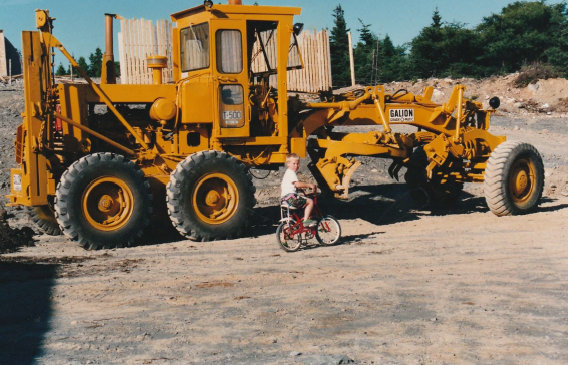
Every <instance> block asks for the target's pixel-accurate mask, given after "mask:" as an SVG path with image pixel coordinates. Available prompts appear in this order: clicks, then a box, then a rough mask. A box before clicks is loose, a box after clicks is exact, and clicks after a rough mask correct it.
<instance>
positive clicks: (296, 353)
mask: <svg viewBox="0 0 568 365" xmlns="http://www.w3.org/2000/svg"><path fill="white" fill-rule="evenodd" d="M301 354H302V353H301V352H298V351H292V352H290V357H296V356H300V355H301Z"/></svg>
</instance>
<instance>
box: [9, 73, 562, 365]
mask: <svg viewBox="0 0 568 365" xmlns="http://www.w3.org/2000/svg"><path fill="white" fill-rule="evenodd" d="M442 82H443V80H441V81H440V84H441V83H442ZM541 90H542V89H541ZM439 92H445V91H444V90H443V89H442V88H440V89H439ZM14 95H16V97H14ZM17 95H20V96H21V91H20V90H18V89H17V88H14V91H10V92H2V89H1V86H0V122H1V123H3V124H2V129H1V135H0V142H1V141H2V138H6V140H11V139H13V137H10V133H12V129H11V128H12V127H13V125H12V124H14V123H16V122H17V121H18V117H14V116H13V114H16V113H17V110H16V111H14V112H13V109H12V107H11V106H10V105H16V107H15V108H16V109H17V106H18V105H19V104H18V103H19V102H20V101H19V100H20V99H18V97H17ZM480 97H481V96H480ZM481 98H483V97H481ZM2 100H13V101H11V103H13V104H10V105H8V106H7V104H6V103H4V104H2ZM7 109H9V112H8V113H6V112H5V111H6V110H7ZM521 109H523V108H521ZM2 113H4V114H5V115H8V117H6V116H5V115H3V114H2ZM10 113H12V114H10ZM547 113H548V111H543V112H540V113H528V112H527V113H526V114H523V112H522V111H521V112H517V113H515V114H511V113H502V115H500V116H497V117H495V118H494V120H493V127H492V131H493V132H494V133H495V134H500V135H507V136H508V137H509V139H517V140H524V141H527V142H530V143H533V144H534V145H535V146H536V147H537V148H538V149H539V151H540V152H541V153H542V155H543V158H544V160H545V165H546V178H547V181H546V189H545V198H544V203H543V205H542V207H541V208H540V209H539V211H538V212H537V213H535V214H531V215H528V216H522V217H506V218H496V217H495V216H494V215H493V214H492V213H490V212H489V211H488V209H487V207H486V205H485V201H484V198H483V197H482V189H481V186H480V185H467V186H466V192H465V193H464V196H463V199H462V201H461V202H460V203H459V204H457V205H456V206H455V207H452V208H451V209H447V210H444V211H435V212H429V211H424V210H421V209H417V207H415V206H413V204H412V203H411V201H410V199H409V197H408V194H407V191H406V189H405V186H404V185H402V184H399V183H397V182H396V181H392V180H391V179H390V178H389V177H388V175H387V173H386V167H388V163H386V162H384V161H381V160H371V159H368V160H367V159H364V163H365V164H364V166H363V167H362V168H361V169H360V170H359V171H358V172H357V174H356V175H355V176H354V179H353V185H354V186H353V187H352V188H351V189H352V190H351V192H352V193H351V197H350V200H349V201H347V202H341V201H325V202H324V203H323V209H324V212H326V213H328V214H332V215H334V216H336V217H337V218H338V219H339V221H340V223H341V225H342V228H343V240H342V241H341V244H340V245H337V246H334V247H320V246H318V245H315V244H314V245H310V246H308V247H305V249H302V250H300V251H299V252H297V253H294V254H286V253H285V252H284V251H281V250H280V249H279V248H278V246H277V245H276V242H275V237H274V232H275V226H274V223H275V222H276V221H277V220H278V217H279V212H278V208H277V207H275V205H274V202H275V198H274V197H275V194H277V190H278V185H279V179H280V176H279V174H278V173H275V174H272V175H270V177H269V178H268V179H266V180H261V181H256V182H255V184H257V186H258V187H259V191H258V193H257V198H258V199H259V201H260V203H261V204H259V206H258V207H257V208H256V209H255V213H254V214H255V217H257V218H258V219H255V221H256V222H257V223H256V225H255V226H254V227H252V228H251V229H250V231H249V232H248V233H247V236H246V237H245V238H241V239H238V240H233V241H223V242H213V243H193V242H190V241H185V240H182V239H181V238H180V237H179V236H177V235H176V234H175V233H168V232H171V227H169V226H168V225H167V224H164V225H163V227H159V228H160V231H159V232H160V234H159V236H158V234H156V235H155V237H154V238H153V241H152V242H151V243H150V244H148V245H146V246H142V247H136V248H132V249H120V250H111V251H101V252H86V251H83V250H82V249H81V248H79V247H78V246H76V245H75V244H73V243H70V242H68V241H66V240H65V239H63V238H59V237H47V236H39V235H37V236H35V239H36V240H37V242H36V246H35V247H26V248H23V249H21V250H20V251H19V252H16V253H11V254H6V255H1V256H0V323H2V325H1V326H0V364H4V363H6V364H35V363H38V364H88V363H90V364H188V363H191V364H296V363H297V364H302V363H304V364H340V363H349V362H350V361H353V362H355V363H358V364H372V363H374V364H412V363H418V364H566V362H567V361H566V359H568V294H567V293H568V246H567V245H566V242H567V241H568V237H567V236H568V231H567V228H568V224H567V222H568V209H567V208H568V197H567V196H568V157H567V156H568V128H567V123H568V120H567V119H566V117H565V116H564V115H562V114H558V113H556V112H553V113H551V115H547ZM10 143H11V142H10ZM0 150H2V151H3V152H2V153H3V154H4V155H3V156H2V157H1V158H0V160H2V161H3V164H2V165H0V170H1V171H2V173H1V174H0V177H1V178H0V180H1V179H3V178H4V176H6V175H7V174H9V173H8V170H7V169H6V167H7V165H10V164H12V162H11V161H13V159H11V160H10V158H9V157H6V158H5V157H4V156H5V155H7V154H9V153H10V150H9V148H8V147H5V146H4V145H0ZM302 172H303V174H304V176H306V178H307V177H308V176H307V172H306V171H305V170H302ZM2 181H4V180H1V181H0V186H1V185H2ZM7 181H8V184H9V179H8V180H7ZM8 188H9V186H8ZM0 192H2V193H5V192H6V190H5V187H3V188H2V189H1V190H0ZM8 213H9V217H10V218H9V219H8V222H9V223H10V225H11V226H13V227H22V226H26V225H29V224H30V222H29V220H28V218H27V216H26V214H25V210H13V209H10V210H9V211H8Z"/></svg>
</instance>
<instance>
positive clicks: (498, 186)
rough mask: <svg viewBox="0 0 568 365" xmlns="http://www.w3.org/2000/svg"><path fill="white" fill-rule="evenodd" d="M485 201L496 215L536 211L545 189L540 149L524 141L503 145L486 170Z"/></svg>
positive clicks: (494, 152)
mask: <svg viewBox="0 0 568 365" xmlns="http://www.w3.org/2000/svg"><path fill="white" fill-rule="evenodd" d="M484 188H485V200H486V201H487V205H488V206H489V209H490V210H491V211H492V212H493V213H494V214H495V215H497V216H499V217H502V216H507V215H519V214H526V213H530V212H533V211H534V210H535V209H536V208H537V207H538V204H539V203H540V199H541V198H542V191H543V189H544V164H543V162H542V157H541V156H540V154H539V153H538V151H537V149H536V148H535V147H534V146H532V145H530V144H528V143H523V142H515V141H509V142H505V143H502V144H500V145H499V146H497V148H495V150H494V151H493V152H492V153H491V156H490V157H489V160H488V161H487V168H486V169H485V182H484Z"/></svg>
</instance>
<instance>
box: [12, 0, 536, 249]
mask: <svg viewBox="0 0 568 365" xmlns="http://www.w3.org/2000/svg"><path fill="white" fill-rule="evenodd" d="M234 2H235V1H231V3H234ZM300 11H301V9H299V8H289V7H271V6H244V5H235V4H232V5H217V4H213V3H212V2H210V1H206V2H205V4H204V5H202V6H198V7H194V8H192V9H188V10H185V11H182V12H178V13H175V14H173V15H172V16H171V18H172V21H174V22H175V23H176V27H175V28H174V30H173V45H174V49H173V71H174V72H173V73H174V82H173V83H171V84H165V83H163V80H162V78H161V70H162V69H163V68H164V67H166V61H165V57H163V55H154V56H151V57H149V58H148V67H150V68H152V70H153V75H154V79H153V84H152V85H121V84H117V83H116V76H115V75H114V67H113V65H114V56H113V45H112V33H113V31H112V25H113V18H115V17H117V16H116V15H113V14H107V15H106V52H105V55H104V60H103V65H102V67H103V75H102V78H101V81H100V83H99V84H96V83H95V82H93V81H92V80H91V79H90V78H89V77H88V76H87V75H86V74H85V72H84V71H83V70H81V69H80V67H79V66H78V64H77V63H76V62H75V60H74V59H73V58H72V57H71V56H70V54H69V53H68V52H67V50H66V49H65V48H64V47H63V45H62V44H61V43H60V42H59V41H58V39H57V38H56V37H55V36H54V34H53V32H52V24H53V21H54V19H53V18H51V17H50V15H49V12H48V11H47V10H38V11H37V13H36V20H37V28H38V30H37V31H33V32H23V36H22V45H23V60H24V79H25V102H26V104H25V105H26V109H25V111H24V113H23V118H24V120H23V123H22V125H21V126H20V127H19V128H18V133H17V139H16V151H17V157H16V159H17V162H18V164H19V167H18V168H16V169H13V170H12V192H11V195H9V196H8V198H9V199H10V203H11V204H12V205H26V206H31V207H34V213H33V217H34V220H36V221H37V222H38V224H39V225H40V227H41V228H43V229H44V230H45V231H46V232H48V233H50V234H58V233H59V232H60V231H62V232H63V233H64V234H65V235H67V236H68V237H69V238H70V239H71V240H73V241H77V242H78V243H79V244H81V245H82V246H83V247H85V248H87V249H99V248H112V247H124V246H130V245H133V244H135V243H137V242H138V241H139V240H140V239H141V238H143V237H144V236H145V235H147V234H148V232H147V231H148V226H149V224H150V222H151V221H152V220H153V219H154V217H155V216H156V215H166V214H168V215H169V218H170V219H171V222H172V223H173V225H174V226H175V227H176V229H177V230H178V231H179V232H180V233H181V234H182V235H184V236H185V237H187V238H189V239H192V240H200V241H208V240H218V239H226V238H231V237H235V236H238V235H239V234H241V232H242V231H243V229H244V228H245V227H246V226H247V225H248V224H249V217H250V215H251V212H252V209H253V207H254V205H255V204H256V202H255V198H254V193H255V189H254V187H253V184H252V177H251V174H250V173H249V169H250V168H253V167H254V168H261V169H262V168H264V169H274V168H278V167H279V166H281V165H282V164H283V163H284V162H285V160H286V155H287V154H288V153H292V152H293V153H297V154H299V155H300V156H301V157H306V156H307V155H309V156H310V158H311V164H310V168H311V170H312V173H313V174H314V177H315V178H316V179H317V180H318V183H319V185H320V187H321V188H322V190H326V191H327V192H329V193H331V194H334V195H335V196H336V197H338V198H347V197H348V191H349V182H350V179H351V177H352V175H353V173H354V172H355V170H356V169H357V168H358V167H359V166H360V162H358V161H357V159H356V156H374V157H384V158H389V159H391V160H392V161H393V163H392V165H391V168H390V169H389V173H390V174H391V176H393V177H395V178H397V179H398V173H399V171H400V170H401V169H402V168H403V167H406V174H405V178H406V181H407V183H408V185H409V187H410V189H411V195H412V196H413V197H415V198H417V199H418V198H421V197H425V198H427V200H428V201H429V202H430V203H436V202H439V201H448V200H451V199H455V198H457V197H458V195H459V193H460V192H461V190H462V188H463V184H464V183H465V182H484V183H485V193H486V198H487V202H488V205H489V207H490V209H491V210H492V211H493V212H494V213H495V214H497V215H509V214H522V213H526V212H530V211H532V210H534V209H535V208H536V207H537V206H538V204H539V201H540V198H541V195H542V190H543V184H544V173H543V164H542V159H541V157H540V155H539V154H538V152H537V151H536V149H535V148H534V147H532V146H530V145H528V144H525V143H519V142H506V139H505V137H501V136H494V135H492V134H491V133H489V132H488V129H489V126H490V117H491V114H493V113H494V112H495V109H496V108H497V107H498V106H499V105H498V104H499V100H498V99H497V98H494V99H492V101H491V105H492V108H491V109H489V110H485V109H483V106H482V104H481V103H479V102H475V101H470V100H467V99H465V98H464V90H465V87H464V86H460V85H458V86H456V87H455V88H454V91H453V93H452V95H451V97H450V99H449V100H448V102H447V103H444V104H442V105H440V104H436V103H434V102H433V101H432V100H431V97H432V94H433V88H432V87H427V88H425V89H424V92H423V95H414V94H411V93H408V92H406V91H405V90H400V91H397V92H395V93H387V92H386V90H385V88H384V87H383V86H381V85H379V86H375V87H367V88H363V89H361V90H355V91H352V92H349V93H347V94H343V95H333V94H332V93H330V91H329V90H322V92H321V93H320V100H319V101H317V102H307V101H304V100H301V99H300V98H299V97H298V96H293V95H292V94H289V91H290V90H288V89H287V72H288V71H289V70H291V69H296V68H301V67H303V61H302V55H301V54H300V52H299V48H298V43H297V42H298V41H297V36H298V34H299V33H300V32H301V31H302V25H301V24H294V19H293V18H294V15H299V14H300ZM55 48H57V49H58V50H59V51H61V52H62V53H63V55H64V56H65V57H66V58H67V59H68V60H69V61H70V62H71V64H72V65H73V66H74V67H75V68H76V69H77V70H78V71H79V73H80V74H81V75H82V76H83V78H84V79H85V80H86V81H87V83H86V84H78V83H74V84H57V83H56V82H55V79H54V76H53V65H52V63H51V54H52V52H53V51H54V49H55ZM258 57H262V58H263V59H264V64H265V67H264V68H263V69H258V68H255V67H253V62H254V60H255V59H256V58H258ZM400 124H406V125H411V126H414V127H417V131H416V132H414V133H407V134H403V133H397V132H395V131H393V129H392V128H393V127H395V126H396V125H400ZM355 125H366V126H376V128H372V131H371V132H368V133H347V132H345V129H344V128H342V130H343V132H336V131H334V127H336V126H355ZM309 136H314V137H313V138H310V139H308V137H309Z"/></svg>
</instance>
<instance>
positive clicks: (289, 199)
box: [282, 194, 308, 208]
mask: <svg viewBox="0 0 568 365" xmlns="http://www.w3.org/2000/svg"><path fill="white" fill-rule="evenodd" d="M282 202H284V203H286V204H288V206H290V207H291V208H303V207H304V206H305V205H306V203H307V202H308V201H307V200H306V198H304V197H303V196H299V195H298V194H288V195H286V196H285V197H283V198H282Z"/></svg>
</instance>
